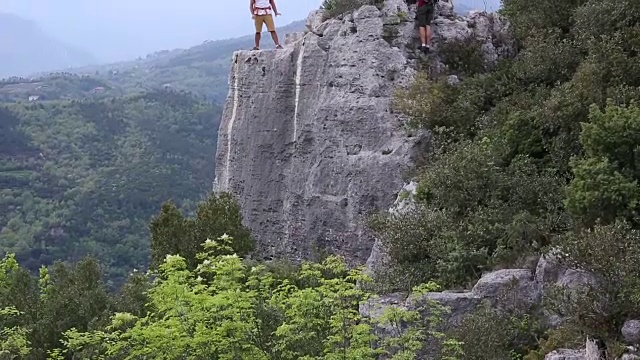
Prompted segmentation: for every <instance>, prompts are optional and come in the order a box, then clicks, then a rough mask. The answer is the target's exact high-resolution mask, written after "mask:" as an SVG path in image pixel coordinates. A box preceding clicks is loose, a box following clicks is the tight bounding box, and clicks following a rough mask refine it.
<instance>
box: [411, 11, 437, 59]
mask: <svg viewBox="0 0 640 360" xmlns="http://www.w3.org/2000/svg"><path fill="white" fill-rule="evenodd" d="M417 2H418V5H417V6H418V7H417V9H416V22H417V23H418V27H419V29H420V41H421V42H422V44H421V46H420V50H422V52H423V53H425V54H426V53H428V52H429V51H430V50H431V47H430V46H431V38H432V37H433V32H432V31H431V22H432V21H433V18H434V17H435V13H436V3H437V2H438V0H418V1H417Z"/></svg>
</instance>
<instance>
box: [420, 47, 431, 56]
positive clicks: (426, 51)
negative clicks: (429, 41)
mask: <svg viewBox="0 0 640 360" xmlns="http://www.w3.org/2000/svg"><path fill="white" fill-rule="evenodd" d="M420 51H422V53H424V54H428V53H429V51H431V48H429V46H420Z"/></svg>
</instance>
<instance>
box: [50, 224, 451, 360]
mask: <svg viewBox="0 0 640 360" xmlns="http://www.w3.org/2000/svg"><path fill="white" fill-rule="evenodd" d="M232 243H233V240H232V239H231V238H230V237H229V236H227V235H224V236H221V237H220V238H218V239H217V240H216V241H212V240H207V241H206V242H205V243H204V244H203V247H204V252H202V253H200V254H199V255H198V259H199V262H198V265H197V267H196V268H195V269H194V270H189V268H188V265H187V262H186V261H185V259H184V258H183V257H181V256H178V255H170V256H167V257H166V258H165V260H164V261H163V263H162V264H160V265H159V277H158V278H157V280H156V281H155V282H154V284H153V286H152V288H151V289H150V290H149V297H150V305H151V306H152V307H153V308H154V309H156V310H155V311H154V312H152V313H151V312H150V313H148V314H147V315H146V316H145V317H143V318H138V317H136V316H134V315H131V314H127V313H117V314H115V315H113V317H112V322H111V325H110V326H107V327H106V328H105V329H103V330H96V331H88V332H82V331H77V330H73V329H72V330H70V331H67V332H66V340H65V343H64V344H65V347H64V349H58V350H55V351H52V352H51V354H52V358H53V359H63V358H64V356H78V354H84V355H83V356H87V354H91V355H92V357H94V358H100V357H104V356H115V357H117V358H124V359H133V358H139V357H143V356H144V357H152V358H172V359H174V358H182V357H189V358H239V359H240V358H241V359H291V360H294V359H296V360H297V359H327V360H328V359H377V358H378V357H379V356H380V355H386V356H390V357H391V358H392V359H412V358H415V355H416V353H417V352H418V350H419V349H420V348H421V347H422V345H423V341H424V340H425V339H426V338H427V336H429V334H428V333H427V331H426V329H429V327H427V328H425V327H424V326H425V324H424V323H422V322H421V320H420V314H419V310H415V311H409V310H402V309H400V308H394V307H391V308H388V309H387V310H385V311H383V313H382V316H379V317H367V316H363V315H362V314H361V313H360V311H359V305H361V304H363V303H365V302H366V301H367V300H369V299H370V294H368V293H366V292H365V291H363V290H361V288H360V287H359V286H357V283H358V282H362V281H365V282H366V281H367V278H366V277H365V276H364V275H363V274H362V273H361V272H360V271H359V270H357V269H356V270H348V269H347V268H346V265H345V263H344V262H343V261H342V260H340V259H338V258H336V257H330V258H328V259H327V260H326V261H324V262H323V263H322V264H312V263H305V264H303V265H302V267H301V269H300V272H299V273H298V274H297V277H298V278H299V281H300V282H301V283H304V285H303V286H299V285H296V284H294V283H291V282H289V281H288V280H277V279H276V278H274V276H273V275H272V274H271V273H270V272H268V271H266V268H265V267H264V266H261V265H259V266H255V267H248V266H247V265H245V264H244V263H243V262H242V259H241V258H239V257H238V256H236V255H235V254H233V249H232V248H231V245H232ZM429 289H432V286H431V285H427V286H426V287H421V288H420V289H416V291H417V292H418V294H419V293H422V292H423V291H426V290H429ZM427 310H434V309H427ZM167 331H171V336H166V334H167ZM383 332H384V334H385V335H384V336H380V334H382V333H383ZM450 343H451V342H450ZM450 359H453V358H450Z"/></svg>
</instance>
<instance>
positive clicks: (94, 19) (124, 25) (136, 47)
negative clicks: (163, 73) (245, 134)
mask: <svg viewBox="0 0 640 360" xmlns="http://www.w3.org/2000/svg"><path fill="white" fill-rule="evenodd" d="M321 2H322V0H276V4H277V5H278V10H279V11H280V12H281V13H282V16H281V17H279V18H277V19H276V21H277V24H280V25H285V24H288V23H290V22H292V21H295V20H300V19H304V18H305V17H306V16H307V14H308V13H309V12H310V11H311V10H313V9H316V8H318V7H319V6H320V4H321ZM0 11H4V12H11V13H15V14H17V15H20V16H22V17H25V18H28V19H31V20H35V21H36V22H37V23H38V24H39V25H40V26H41V27H42V28H43V29H44V30H45V32H47V33H48V34H50V35H52V36H54V37H56V38H58V39H59V40H62V41H65V42H68V43H70V44H72V45H77V46H80V47H82V48H84V49H86V50H88V51H90V52H92V53H93V54H94V55H95V56H96V57H97V58H99V59H100V60H102V61H116V60H128V59H131V58H135V57H136V56H142V55H146V54H147V53H150V52H154V51H158V50H162V49H173V48H177V47H189V46H193V45H197V44H199V43H201V42H203V41H205V40H212V39H223V38H228V37H235V36H240V35H246V34H251V33H252V32H253V28H252V26H253V24H252V21H251V15H250V14H249V0H180V1H177V0H0Z"/></svg>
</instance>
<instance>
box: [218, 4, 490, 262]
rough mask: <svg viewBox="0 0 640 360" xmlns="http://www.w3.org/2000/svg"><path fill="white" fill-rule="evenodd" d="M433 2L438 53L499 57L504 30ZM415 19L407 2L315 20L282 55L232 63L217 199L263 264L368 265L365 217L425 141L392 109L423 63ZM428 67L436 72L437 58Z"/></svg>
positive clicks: (245, 55) (269, 53) (254, 54)
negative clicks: (466, 43) (477, 46)
mask: <svg viewBox="0 0 640 360" xmlns="http://www.w3.org/2000/svg"><path fill="white" fill-rule="evenodd" d="M440 4H441V5H440V11H439V16H438V19H437V20H436V24H435V32H436V40H435V45H436V47H437V44H438V43H440V42H442V41H447V40H448V39H456V38H460V37H467V36H476V37H478V38H482V39H484V40H485V41H486V46H485V52H486V54H487V58H488V59H489V61H493V60H495V58H496V56H497V54H498V53H499V51H500V50H499V46H494V40H495V36H494V35H493V33H494V32H495V31H496V28H499V27H501V26H502V25H501V24H498V22H495V21H494V17H493V16H492V15H486V14H472V15H471V17H472V18H467V19H463V18H459V17H456V16H455V15H454V13H453V9H452V5H451V3H450V2H448V1H447V0H442V1H441V3H440ZM414 11H415V10H414V9H411V8H408V7H407V5H406V4H405V2H404V1H403V0H387V1H385V3H384V5H382V6H381V7H379V8H378V7H375V6H364V7H362V8H360V9H358V10H356V11H355V12H353V13H352V14H346V15H344V16H342V17H341V18H338V19H331V20H326V21H325V17H324V13H323V12H322V11H316V12H314V13H312V14H311V15H310V16H309V19H308V24H307V25H308V28H309V31H308V32H306V33H300V34H293V35H292V36H288V38H287V42H286V45H285V49H284V50H277V51H276V50H261V51H239V52H236V53H235V54H234V55H233V65H232V66H233V68H232V71H231V74H230V77H229V85H230V86H229V94H228V97H227V101H226V104H225V108H224V113H223V119H222V122H221V125H220V131H219V139H218V150H217V156H216V173H217V177H216V181H215V184H214V190H215V191H229V192H231V193H233V194H234V195H235V196H236V197H237V198H238V200H239V202H240V205H241V207H242V211H243V217H244V221H245V223H246V225H247V226H248V227H249V228H250V229H251V230H252V232H253V235H254V237H255V239H256V242H257V254H259V255H260V257H262V258H265V259H270V258H274V257H286V258H289V259H292V260H300V259H309V258H313V257H314V255H315V254H318V253H337V254H341V255H343V256H345V257H346V258H347V260H348V261H349V262H350V263H352V264H362V263H364V262H365V261H366V260H367V258H368V257H369V255H370V252H371V248H372V246H373V243H374V240H373V238H372V236H371V234H369V233H368V231H367V229H366V226H365V220H366V216H367V215H368V214H370V213H372V212H377V211H382V210H383V209H388V208H389V206H390V205H391V204H392V203H393V201H394V199H395V198H396V195H397V193H398V192H399V191H400V189H401V188H402V186H403V184H404V183H405V181H404V179H403V173H404V172H405V170H408V169H410V168H411V167H412V165H413V162H414V160H413V155H414V153H415V151H416V149H418V148H419V147H421V146H422V145H424V144H425V143H426V142H427V141H428V137H427V136H425V135H424V134H423V135H420V136H412V134H410V133H408V132H406V131H405V130H404V127H403V126H404V125H403V124H404V119H403V118H402V116H400V115H399V114H396V113H394V112H393V111H392V109H391V107H390V103H391V98H392V96H393V93H394V90H395V89H396V88H397V87H398V86H401V85H403V84H406V83H407V82H408V81H410V79H411V78H412V76H413V75H414V73H415V68H416V64H417V61H418V60H417V59H416V58H417V56H416V55H415V51H414V50H412V49H413V48H414V47H415V45H417V41H416V39H415V35H416V32H415V29H414V24H413V21H412V19H413V16H414ZM496 24H498V25H499V26H498V25H496ZM498 30H500V29H498ZM265 41H266V40H265ZM429 61H433V62H434V63H435V64H436V65H438V61H437V56H433V57H432V59H431V60H429ZM439 65H442V64H439ZM436 67H437V66H436Z"/></svg>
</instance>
